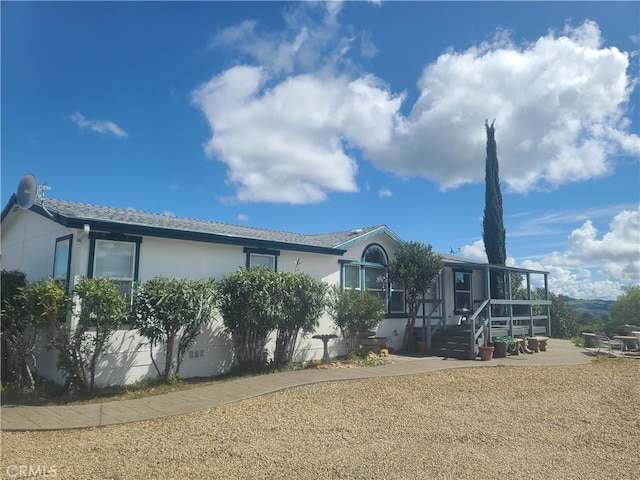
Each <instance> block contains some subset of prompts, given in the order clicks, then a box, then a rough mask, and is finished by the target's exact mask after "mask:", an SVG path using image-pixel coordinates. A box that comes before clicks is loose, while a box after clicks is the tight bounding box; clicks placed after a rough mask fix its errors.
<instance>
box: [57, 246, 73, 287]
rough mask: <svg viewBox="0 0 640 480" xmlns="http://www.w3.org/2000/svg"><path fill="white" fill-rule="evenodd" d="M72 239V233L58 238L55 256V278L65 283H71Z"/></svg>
mask: <svg viewBox="0 0 640 480" xmlns="http://www.w3.org/2000/svg"><path fill="white" fill-rule="evenodd" d="M71 239H72V236H71V235H68V236H66V237H61V238H58V239H56V250H55V253H54V257H53V279H54V280H56V281H58V282H61V283H64V284H65V285H68V284H69V270H70V267H71Z"/></svg>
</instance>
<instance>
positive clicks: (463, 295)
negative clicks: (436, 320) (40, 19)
mask: <svg viewBox="0 0 640 480" xmlns="http://www.w3.org/2000/svg"><path fill="white" fill-rule="evenodd" d="M453 282H454V285H453V288H454V292H455V305H454V308H455V311H456V313H461V311H462V310H471V307H472V302H471V272H466V271H454V272H453Z"/></svg>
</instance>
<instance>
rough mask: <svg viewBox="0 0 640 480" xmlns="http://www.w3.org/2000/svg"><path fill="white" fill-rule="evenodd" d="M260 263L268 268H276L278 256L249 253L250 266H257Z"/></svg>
mask: <svg viewBox="0 0 640 480" xmlns="http://www.w3.org/2000/svg"><path fill="white" fill-rule="evenodd" d="M258 265H262V266H263V267H264V268H266V269H267V270H273V271H275V269H276V257H274V256H273V255H262V254H259V253H252V254H250V255H249V268H254V267H257V266H258Z"/></svg>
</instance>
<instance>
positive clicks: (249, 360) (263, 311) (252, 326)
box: [218, 266, 283, 371]
mask: <svg viewBox="0 0 640 480" xmlns="http://www.w3.org/2000/svg"><path fill="white" fill-rule="evenodd" d="M218 290H219V293H220V313H221V314H222V320H223V323H224V326H225V329H226V331H227V332H228V333H229V335H230V336H231V339H232V341H233V348H234V353H235V363H236V366H237V368H238V369H240V370H242V371H259V370H262V369H264V367H265V366H266V359H265V354H264V353H265V347H266V345H267V340H268V338H269V335H270V334H271V332H273V330H274V329H275V328H276V326H277V324H278V319H279V318H282V313H281V312H282V305H283V302H282V298H281V297H282V292H281V281H280V277H279V275H278V274H277V273H276V272H273V271H271V270H268V269H266V268H264V267H262V266H257V267H254V268H250V269H246V268H243V269H241V270H238V271H237V272H234V273H232V274H230V275H227V276H225V277H223V278H222V280H221V281H220V282H219V284H218Z"/></svg>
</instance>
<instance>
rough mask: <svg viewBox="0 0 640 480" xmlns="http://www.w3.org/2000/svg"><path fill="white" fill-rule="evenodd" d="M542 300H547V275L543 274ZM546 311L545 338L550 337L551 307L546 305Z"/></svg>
mask: <svg viewBox="0 0 640 480" xmlns="http://www.w3.org/2000/svg"><path fill="white" fill-rule="evenodd" d="M544 299H545V300H549V285H548V284H547V274H546V273H545V274H544ZM546 310H547V336H549V337H550V336H551V305H546Z"/></svg>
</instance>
